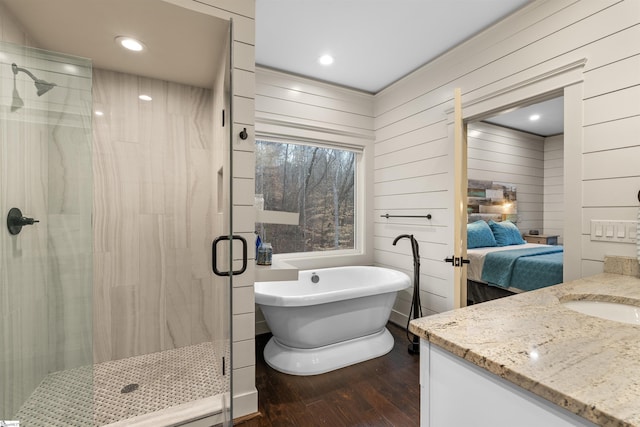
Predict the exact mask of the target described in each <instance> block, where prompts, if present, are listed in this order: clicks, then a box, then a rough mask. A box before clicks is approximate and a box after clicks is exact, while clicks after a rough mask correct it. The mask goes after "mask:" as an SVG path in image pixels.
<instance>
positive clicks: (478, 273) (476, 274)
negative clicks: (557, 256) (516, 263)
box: [467, 243, 550, 283]
mask: <svg viewBox="0 0 640 427" xmlns="http://www.w3.org/2000/svg"><path fill="white" fill-rule="evenodd" d="M541 246H550V245H539V244H537V243H525V244H524V245H510V246H494V247H488V248H475V249H467V258H468V259H469V264H468V265H467V279H469V280H473V281H474V282H480V283H485V282H483V281H482V280H481V277H482V267H483V266H484V257H485V256H486V255H487V254H488V253H489V252H498V251H508V250H510V249H525V248H539V247H541Z"/></svg>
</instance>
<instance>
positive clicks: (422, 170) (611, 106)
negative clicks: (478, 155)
mask: <svg viewBox="0 0 640 427" xmlns="http://www.w3.org/2000/svg"><path fill="white" fill-rule="evenodd" d="M639 37H640V2H638V1H637V0H626V1H619V0H597V1H590V0H584V1H575V0H539V1H536V2H534V3H532V4H531V5H529V6H527V7H526V8H524V9H522V10H520V11H519V12H516V13H515V14H513V15H512V16H510V17H508V18H507V19H505V20H504V21H502V22H499V23H497V24H496V25H494V26H493V27H491V28H489V29H488V30H487V31H485V32H483V33H481V34H480V35H478V36H476V37H474V38H472V39H470V40H468V41H467V42H465V43H464V44H462V45H460V46H459V47H457V48H455V49H453V50H451V51H449V52H447V53H446V54H444V55H442V56H441V57H439V58H438V59H437V60H435V61H433V62H431V63H429V64H427V65H425V66H424V67H422V68H420V69H419V70H417V71H415V72H414V73H412V74H410V75H409V76H407V77H405V78H403V79H402V80H400V81H398V82H396V83H394V84H393V85H391V86H390V87H388V88H386V89H385V90H383V91H382V92H380V93H378V94H376V97H375V116H376V119H375V133H376V145H375V147H376V149H375V151H376V153H375V154H376V162H375V172H374V174H375V177H376V184H378V183H380V184H381V185H377V186H376V193H375V212H376V214H377V213H379V212H384V211H387V210H390V211H391V212H392V213H402V212H406V213H409V212H411V213H417V212H427V211H428V212H431V213H432V214H433V215H434V217H433V220H432V221H431V222H430V223H428V224H425V223H418V222H409V221H407V222H406V223H400V222H394V223H393V224H392V223H391V222H390V221H389V222H387V221H385V220H382V221H380V220H376V224H375V237H374V241H375V252H374V253H375V261H376V264H379V265H387V266H390V267H394V268H399V269H406V268H407V266H410V265H411V259H410V255H409V253H410V251H408V250H407V247H397V248H394V247H392V246H391V244H390V242H391V239H392V238H393V237H394V236H396V235H397V234H400V233H413V234H416V235H417V237H418V239H419V241H420V244H421V248H420V249H421V255H422V270H423V276H422V283H421V288H422V290H421V294H422V295H421V296H423V298H422V304H423V306H424V309H425V310H426V312H427V313H431V312H437V311H442V310H446V309H450V308H452V307H453V301H452V295H453V291H452V289H453V288H452V286H453V284H452V279H453V272H452V270H451V268H450V267H449V266H447V265H446V264H445V263H444V262H442V260H443V258H444V257H445V256H447V255H451V254H452V253H453V244H452V236H453V232H452V225H453V224H452V223H451V221H452V220H451V218H452V217H453V214H452V207H453V159H452V157H453V144H452V140H451V138H450V135H449V134H448V127H447V113H448V111H449V110H450V109H451V108H452V105H453V104H452V98H453V89H454V88H455V87H460V88H462V93H463V106H464V104H465V102H468V101H469V100H473V99H479V98H480V97H481V96H483V95H488V94H491V93H498V92H500V91H501V90H507V91H508V89H509V87H510V85H512V84H515V83H517V82H521V81H527V80H528V79H531V78H536V77H537V76H540V75H543V74H544V73H546V72H550V71H551V70H554V69H556V68H558V67H561V66H564V65H567V64H570V63H573V62H574V61H579V60H584V59H586V62H585V65H584V68H583V69H582V73H583V74H582V76H583V81H582V82H579V83H577V85H578V86H577V89H573V90H575V91H577V92H578V93H582V96H581V101H580V103H579V104H580V105H581V110H582V112H583V114H582V115H580V114H579V111H578V114H576V116H577V120H580V119H581V120H582V124H581V126H582V132H578V135H573V134H572V135H571V138H573V139H571V140H566V141H565V143H566V144H567V145H568V144H574V145H572V146H573V147H576V146H577V147H579V151H578V153H580V154H579V156H577V157H576V156H574V157H571V158H566V159H565V172H566V171H567V168H566V165H567V164H568V165H575V166H576V167H573V168H570V170H571V171H580V170H582V176H576V177H574V176H570V177H569V176H568V177H565V182H579V183H580V184H579V188H580V189H581V190H582V191H581V193H582V194H581V197H580V202H579V203H580V207H579V212H581V217H580V218H575V220H576V221H580V222H581V225H582V227H581V230H580V231H579V232H576V233H572V235H571V236H565V242H566V241H567V239H569V240H570V242H569V243H571V244H572V245H571V247H572V248H574V249H573V250H577V251H580V254H579V257H578V258H577V259H578V260H579V261H577V262H579V263H580V265H579V266H576V269H577V270H578V272H579V274H581V275H589V274H592V273H597V272H600V271H602V269H603V259H604V255H605V254H614V255H627V256H634V255H635V247H634V245H630V244H615V243H597V242H591V241H590V238H589V221H590V220H591V219H610V220H635V218H636V215H637V209H638V200H637V193H638V189H640V174H639V173H638V168H637V165H636V164H635V163H636V162H634V161H633V159H634V158H637V154H638V151H639V150H640V148H639V144H638V142H637V141H638V139H637V137H636V136H637V134H638V132H639V131H640V72H638V71H639V70H640V59H639V58H640V56H639V54H640V45H638V43H637V42H636V41H637V40H638V38H639ZM555 89H560V88H555ZM572 93H574V92H572ZM572 112H573V110H572ZM572 117H573V116H572ZM575 144H577V145H575ZM580 165H583V166H580ZM427 177H428V178H427ZM571 180H573V181H571ZM419 182H420V183H421V184H418V183H419ZM376 218H377V215H376ZM574 234H575V235H574Z"/></svg>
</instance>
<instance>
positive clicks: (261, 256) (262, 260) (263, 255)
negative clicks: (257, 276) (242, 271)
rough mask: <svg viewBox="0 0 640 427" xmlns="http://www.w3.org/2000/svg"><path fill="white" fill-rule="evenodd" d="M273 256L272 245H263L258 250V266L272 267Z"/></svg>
mask: <svg viewBox="0 0 640 427" xmlns="http://www.w3.org/2000/svg"><path fill="white" fill-rule="evenodd" d="M272 255H273V248H272V247H271V243H264V242H263V243H262V244H260V247H259V248H258V261H257V264H258V265H271V258H272Z"/></svg>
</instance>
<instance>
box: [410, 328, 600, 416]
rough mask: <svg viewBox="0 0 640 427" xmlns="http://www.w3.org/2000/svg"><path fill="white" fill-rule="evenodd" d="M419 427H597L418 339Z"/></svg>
mask: <svg viewBox="0 0 640 427" xmlns="http://www.w3.org/2000/svg"><path fill="white" fill-rule="evenodd" d="M420 426H421V427H463V426H464V427H466V426H469V427H471V426H472V427H541V426H544V427H565V426H567V427H569V426H572V427H575V426H590V427H591V426H596V424H593V423H591V422H590V421H588V420H586V419H584V418H582V417H579V416H577V415H575V414H573V413H571V412H569V411H567V410H565V409H563V408H561V407H559V406H557V405H554V404H553V403H551V402H549V401H547V400H545V399H542V398H541V397H539V396H536V395H535V394H533V393H531V392H529V391H527V390H524V389H523V388H521V387H519V386H517V385H515V384H513V383H511V382H509V381H507V380H504V379H502V378H500V377H498V376H497V375H494V374H492V373H490V372H488V371H486V370H484V369H482V368H480V367H478V366H476V365H474V364H473V363H471V362H468V361H466V360H464V359H462V358H460V357H458V356H456V355H453V354H451V353H449V352H448V351H446V350H443V349H442V348H440V347H438V346H436V345H434V344H431V343H430V342H428V341H426V340H424V339H421V340H420Z"/></svg>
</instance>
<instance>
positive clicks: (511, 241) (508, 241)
mask: <svg viewBox="0 0 640 427" xmlns="http://www.w3.org/2000/svg"><path fill="white" fill-rule="evenodd" d="M489 227H491V231H493V235H494V237H495V238H496V243H497V244H498V246H508V245H524V244H525V243H526V242H525V241H524V240H523V239H522V235H521V234H520V230H518V227H516V225H515V224H514V223H512V222H511V221H508V220H507V221H502V222H494V221H489Z"/></svg>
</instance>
